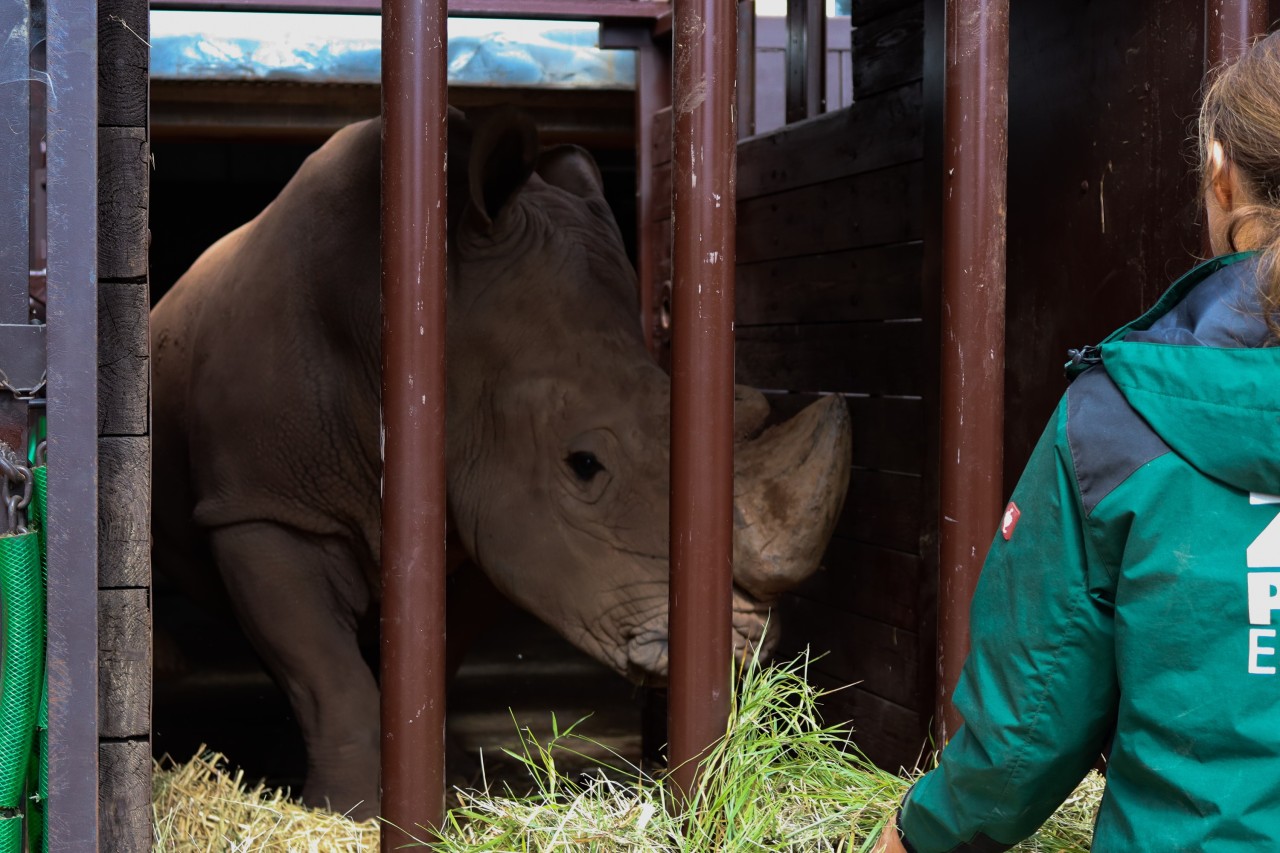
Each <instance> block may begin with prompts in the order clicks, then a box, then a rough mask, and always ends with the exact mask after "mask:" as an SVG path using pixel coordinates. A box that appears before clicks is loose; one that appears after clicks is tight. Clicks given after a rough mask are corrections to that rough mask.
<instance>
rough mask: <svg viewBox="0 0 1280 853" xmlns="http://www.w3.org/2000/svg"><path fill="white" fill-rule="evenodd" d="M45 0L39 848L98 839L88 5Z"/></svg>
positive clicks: (94, 251)
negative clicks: (44, 793)
mask: <svg viewBox="0 0 1280 853" xmlns="http://www.w3.org/2000/svg"><path fill="white" fill-rule="evenodd" d="M97 5H98V4H97V0H48V7H47V8H48V70H49V110H48V164H49V172H48V204H49V224H48V227H49V279H48V297H49V303H48V317H49V332H48V339H47V340H48V360H49V385H48V389H47V395H48V424H49V484H48V488H49V495H48V501H49V502H48V519H49V540H48V548H49V597H48V611H49V625H48V652H47V656H48V657H47V662H48V667H47V670H46V671H47V672H48V679H49V735H48V736H49V802H48V804H47V805H46V809H47V814H48V821H49V836H48V844H49V850H50V851H52V853H60V851H68V853H70V851H77V853H79V851H84V850H97V849H98V847H97V845H98V334H97V331H98V295H97V284H98V282H97V276H98V270H97V262H98V217H97V209H98V129H97V124H98V109H97V107H98V9H97Z"/></svg>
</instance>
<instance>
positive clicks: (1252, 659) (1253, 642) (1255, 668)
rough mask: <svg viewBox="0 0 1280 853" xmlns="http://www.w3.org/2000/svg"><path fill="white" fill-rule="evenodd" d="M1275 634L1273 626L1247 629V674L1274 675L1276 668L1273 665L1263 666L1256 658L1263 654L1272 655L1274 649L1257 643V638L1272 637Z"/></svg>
mask: <svg viewBox="0 0 1280 853" xmlns="http://www.w3.org/2000/svg"><path fill="white" fill-rule="evenodd" d="M1275 636H1276V629H1275V628H1250V629H1249V674H1250V675H1275V674H1276V668H1275V667H1274V666H1263V665H1262V664H1260V663H1259V662H1258V659H1259V658H1261V657H1262V656H1263V655H1274V654H1275V653H1276V650H1275V649H1274V648H1271V647H1268V646H1260V645H1258V640H1260V639H1263V638H1264V637H1267V638H1271V639H1274V638H1275Z"/></svg>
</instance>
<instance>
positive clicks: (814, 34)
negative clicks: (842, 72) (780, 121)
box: [787, 0, 827, 124]
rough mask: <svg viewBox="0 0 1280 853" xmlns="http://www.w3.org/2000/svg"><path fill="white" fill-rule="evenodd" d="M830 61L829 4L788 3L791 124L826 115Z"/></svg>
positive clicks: (820, 0)
mask: <svg viewBox="0 0 1280 853" xmlns="http://www.w3.org/2000/svg"><path fill="white" fill-rule="evenodd" d="M826 59H827V6H826V3H825V2H824V0H787V124H790V123H791V122H793V121H803V120H804V119H807V118H812V117H813V116H816V115H821V114H822V111H823V109H824V105H825V103H826V88H827V75H826Z"/></svg>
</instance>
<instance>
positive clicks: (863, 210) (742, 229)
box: [737, 162, 923, 264]
mask: <svg viewBox="0 0 1280 853" xmlns="http://www.w3.org/2000/svg"><path fill="white" fill-rule="evenodd" d="M922 178H923V170H922V168H921V165H920V163H918V162H914V163H907V164H905V165H902V166H894V167H891V168H888V169H879V170H877V171H874V172H868V173H866V174H861V175H851V176H849V177H845V178H840V179H837V180H833V181H828V182H827V183H822V184H816V185H814V186H807V187H801V188H800V189H795V190H789V191H787V192H780V193H774V194H771V195H767V196H763V197H759V198H753V199H747V200H745V201H741V202H739V203H738V243H737V245H738V263H740V264H748V263H754V262H757V261H767V260H773V259H775V258H791V257H798V256H800V255H814V254H821V253H826V252H840V251H845V250H847V249H858V248H866V247H869V246H876V245H881V244H885V243H905V242H908V241H911V240H918V239H920V234H921V209H920V204H919V202H918V201H917V200H918V199H919V198H920V194H921V186H922Z"/></svg>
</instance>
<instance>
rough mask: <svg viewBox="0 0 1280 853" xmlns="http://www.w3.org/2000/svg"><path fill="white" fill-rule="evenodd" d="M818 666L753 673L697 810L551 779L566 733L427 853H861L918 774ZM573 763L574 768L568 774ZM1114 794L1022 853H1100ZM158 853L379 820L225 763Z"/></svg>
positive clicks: (184, 774) (1097, 789) (1091, 800)
mask: <svg viewBox="0 0 1280 853" xmlns="http://www.w3.org/2000/svg"><path fill="white" fill-rule="evenodd" d="M807 665H808V661H807V659H805V658H802V659H801V660H800V661H797V662H795V663H792V664H785V665H778V666H768V667H761V666H756V665H754V664H753V665H752V666H750V667H748V669H747V671H746V672H745V673H744V675H743V687H742V690H741V691H740V695H739V696H738V697H737V698H736V701H735V704H734V707H733V712H732V718H731V720H730V729H729V734H728V736H727V737H726V738H725V739H724V740H723V741H722V742H721V743H720V744H719V746H718V747H717V748H716V749H715V750H714V753H713V754H712V755H711V756H710V758H709V764H708V769H707V772H705V773H704V774H703V780H704V782H703V785H702V786H701V788H700V789H699V790H698V791H697V792H696V794H695V796H694V797H693V798H692V800H691V802H690V804H689V808H688V810H687V811H686V812H684V813H683V814H680V815H679V816H672V814H671V812H672V811H673V810H672V809H670V808H669V806H670V802H669V796H670V795H669V794H668V793H667V791H666V788H665V787H664V785H663V784H662V783H661V782H660V781H659V780H656V779H654V778H652V777H650V776H648V775H646V774H644V773H642V772H641V771H640V770H639V769H638V768H635V767H631V766H630V765H627V764H626V762H624V761H622V760H621V759H620V758H619V759H618V761H617V766H614V767H609V768H605V769H603V770H602V772H601V774H600V775H598V776H591V777H582V776H576V775H573V774H568V773H566V772H564V771H563V770H562V769H560V767H558V766H557V759H559V760H560V761H561V766H564V764H567V763H569V762H567V761H566V759H570V758H572V759H577V758H578V757H579V756H581V755H582V754H583V753H584V752H587V751H590V752H592V753H593V754H598V751H599V749H600V745H599V744H591V743H588V742H587V741H586V740H585V739H584V738H582V737H581V736H580V735H577V734H576V733H575V732H574V727H573V726H570V727H568V728H567V729H563V730H562V729H560V728H558V727H556V725H555V723H554V720H553V735H552V737H551V739H550V740H549V741H547V742H540V741H538V740H536V739H535V738H534V737H533V736H532V735H531V734H529V733H528V731H527V730H522V731H521V733H520V734H521V744H520V748H519V749H518V750H515V751H511V752H510V753H509V754H510V755H511V757H513V758H515V759H517V760H518V761H519V762H520V763H521V764H523V765H524V770H525V771H526V772H527V774H528V777H529V778H530V779H531V780H532V783H533V784H532V787H533V793H531V794H524V793H516V792H513V791H512V790H511V789H510V788H509V787H506V786H504V787H503V790H501V791H494V790H492V788H493V786H492V785H490V786H488V789H487V790H483V791H456V792H455V795H456V802H457V806H456V807H455V808H454V809H452V810H451V811H450V812H449V814H448V815H447V817H446V824H445V828H444V832H443V836H442V838H441V839H440V840H439V841H438V842H436V843H433V844H431V845H428V847H429V848H430V849H432V850H436V851H439V853H451V851H458V852H459V853H461V851H477V850H490V851H504V853H505V851H547V853H550V851H567V850H573V851H583V853H724V851H734V853H737V851H744V853H745V851H796V853H861V851H866V850H868V849H870V844H871V840H872V839H874V838H875V837H877V836H878V834H879V832H880V829H881V828H883V826H884V825H885V823H886V822H887V821H888V819H889V818H890V817H891V816H892V814H893V813H894V812H895V811H896V809H897V804H898V801H899V800H900V799H901V797H902V795H903V793H905V791H906V790H907V788H908V787H909V786H910V784H911V783H912V782H913V781H914V778H915V777H916V775H917V774H907V776H906V777H904V776H899V775H895V774H892V773H887V772H885V771H883V770H881V769H879V768H878V767H876V766H875V765H874V764H872V763H871V762H870V761H868V760H867V759H866V758H864V757H862V756H861V754H860V753H858V752H857V750H856V749H855V748H853V747H852V745H851V744H850V743H849V732H848V730H847V729H845V728H842V727H839V726H823V725H822V724H821V722H820V721H819V719H818V716H817V710H816V709H817V701H818V699H819V698H820V696H821V694H820V692H819V691H818V690H817V689H816V688H814V687H813V686H811V685H810V684H809V683H808V681H807V680H806V678H805V670H806V669H807ZM574 763H576V761H575V762H574ZM1103 788H1104V782H1103V780H1102V778H1101V777H1100V776H1098V775H1097V774H1092V773H1091V774H1090V775H1089V776H1088V777H1086V779H1085V780H1084V781H1083V782H1082V783H1081V784H1080V786H1079V787H1078V788H1077V789H1076V791H1075V793H1073V794H1072V796H1071V797H1070V798H1069V799H1068V800H1067V802H1066V803H1064V804H1063V806H1062V807H1061V808H1060V809H1059V810H1058V811H1057V813H1055V814H1054V816H1053V817H1052V818H1050V820H1049V821H1048V822H1047V823H1046V824H1045V825H1044V826H1043V827H1042V828H1041V829H1040V831H1039V832H1038V833H1036V835H1034V836H1033V837H1032V838H1030V839H1028V840H1027V841H1025V842H1023V843H1022V844H1021V845H1019V846H1018V847H1017V848H1015V849H1016V850H1017V851H1020V853H1082V851H1087V850H1088V849H1089V845H1090V842H1091V836H1092V830H1093V823H1094V819H1095V817H1096V815H1097V809H1098V805H1099V802H1100V801H1101V798H1102V792H1103ZM153 793H154V810H155V826H156V834H155V849H156V850H157V851H160V853H168V851H174V853H212V851H219V853H222V851H257V850H264V851H291V852H292V851H299V852H300V853H301V851H308V853H310V851H316V853H319V851H325V852H326V853H327V852H328V851H335V853H348V851H351V852H352V853H357V851H359V853H363V851H373V850H376V849H377V847H378V826H377V822H376V821H367V822H365V823H356V822H354V821H352V820H349V819H347V818H345V817H343V816H341V815H337V814H334V813H332V812H326V811H315V810H310V809H307V808H304V807H302V806H300V805H297V804H295V803H293V802H291V801H290V799H289V794H288V792H287V791H281V790H275V789H268V788H265V787H264V786H262V785H261V784H259V785H257V786H256V787H254V788H252V789H247V788H246V786H245V784H244V775H243V773H242V772H240V771H234V772H232V771H229V770H228V769H227V768H226V763H225V760H224V759H223V757H222V756H221V755H219V754H217V753H207V754H206V753H204V752H203V751H202V753H201V754H200V755H197V756H196V757H195V758H193V759H192V760H191V761H190V762H188V763H187V764H184V765H180V766H171V765H169V766H165V767H158V768H157V772H156V774H155V777H154V784H153Z"/></svg>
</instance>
